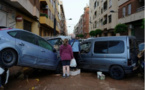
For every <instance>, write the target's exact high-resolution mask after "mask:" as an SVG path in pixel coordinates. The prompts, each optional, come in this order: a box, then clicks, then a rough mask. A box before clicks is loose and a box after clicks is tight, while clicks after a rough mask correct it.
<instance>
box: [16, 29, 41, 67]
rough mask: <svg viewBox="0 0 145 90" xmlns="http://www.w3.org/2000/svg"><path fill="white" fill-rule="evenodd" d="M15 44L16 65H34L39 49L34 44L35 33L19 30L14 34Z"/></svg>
mask: <svg viewBox="0 0 145 90" xmlns="http://www.w3.org/2000/svg"><path fill="white" fill-rule="evenodd" d="M16 46H17V48H19V50H20V51H19V61H18V65H23V66H31V67H36V66H37V65H36V61H37V59H38V55H39V53H40V50H39V48H38V46H37V45H36V35H34V34H32V33H29V32H25V31H19V32H18V34H17V36H16Z"/></svg>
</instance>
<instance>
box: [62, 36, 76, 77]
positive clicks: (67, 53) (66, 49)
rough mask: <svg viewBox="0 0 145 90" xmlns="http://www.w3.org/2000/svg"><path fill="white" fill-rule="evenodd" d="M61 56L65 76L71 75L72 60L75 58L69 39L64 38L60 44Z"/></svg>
mask: <svg viewBox="0 0 145 90" xmlns="http://www.w3.org/2000/svg"><path fill="white" fill-rule="evenodd" d="M60 57H61V61H62V68H63V77H64V78H65V77H69V73H70V60H71V59H72V58H73V52H72V48H71V46H70V45H69V44H68V39H64V43H63V45H61V46H60Z"/></svg>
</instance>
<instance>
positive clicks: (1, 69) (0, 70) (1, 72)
mask: <svg viewBox="0 0 145 90" xmlns="http://www.w3.org/2000/svg"><path fill="white" fill-rule="evenodd" d="M4 71H5V70H4V69H3V68H1V67H0V75H2V74H3V73H4Z"/></svg>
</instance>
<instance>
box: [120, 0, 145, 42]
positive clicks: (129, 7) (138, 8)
mask: <svg viewBox="0 0 145 90" xmlns="http://www.w3.org/2000/svg"><path fill="white" fill-rule="evenodd" d="M118 7H119V12H118V18H119V20H118V23H122V24H126V25H127V26H128V32H127V33H126V35H129V36H135V37H136V38H137V40H138V42H144V28H141V25H142V22H143V19H144V12H145V6H144V0H118Z"/></svg>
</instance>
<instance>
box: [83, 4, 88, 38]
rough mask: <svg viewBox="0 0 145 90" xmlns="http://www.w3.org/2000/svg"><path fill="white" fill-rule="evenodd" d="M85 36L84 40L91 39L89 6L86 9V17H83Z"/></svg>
mask: <svg viewBox="0 0 145 90" xmlns="http://www.w3.org/2000/svg"><path fill="white" fill-rule="evenodd" d="M83 34H84V38H89V36H90V35H89V6H88V5H87V6H86V7H85V8H84V17H83Z"/></svg>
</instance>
